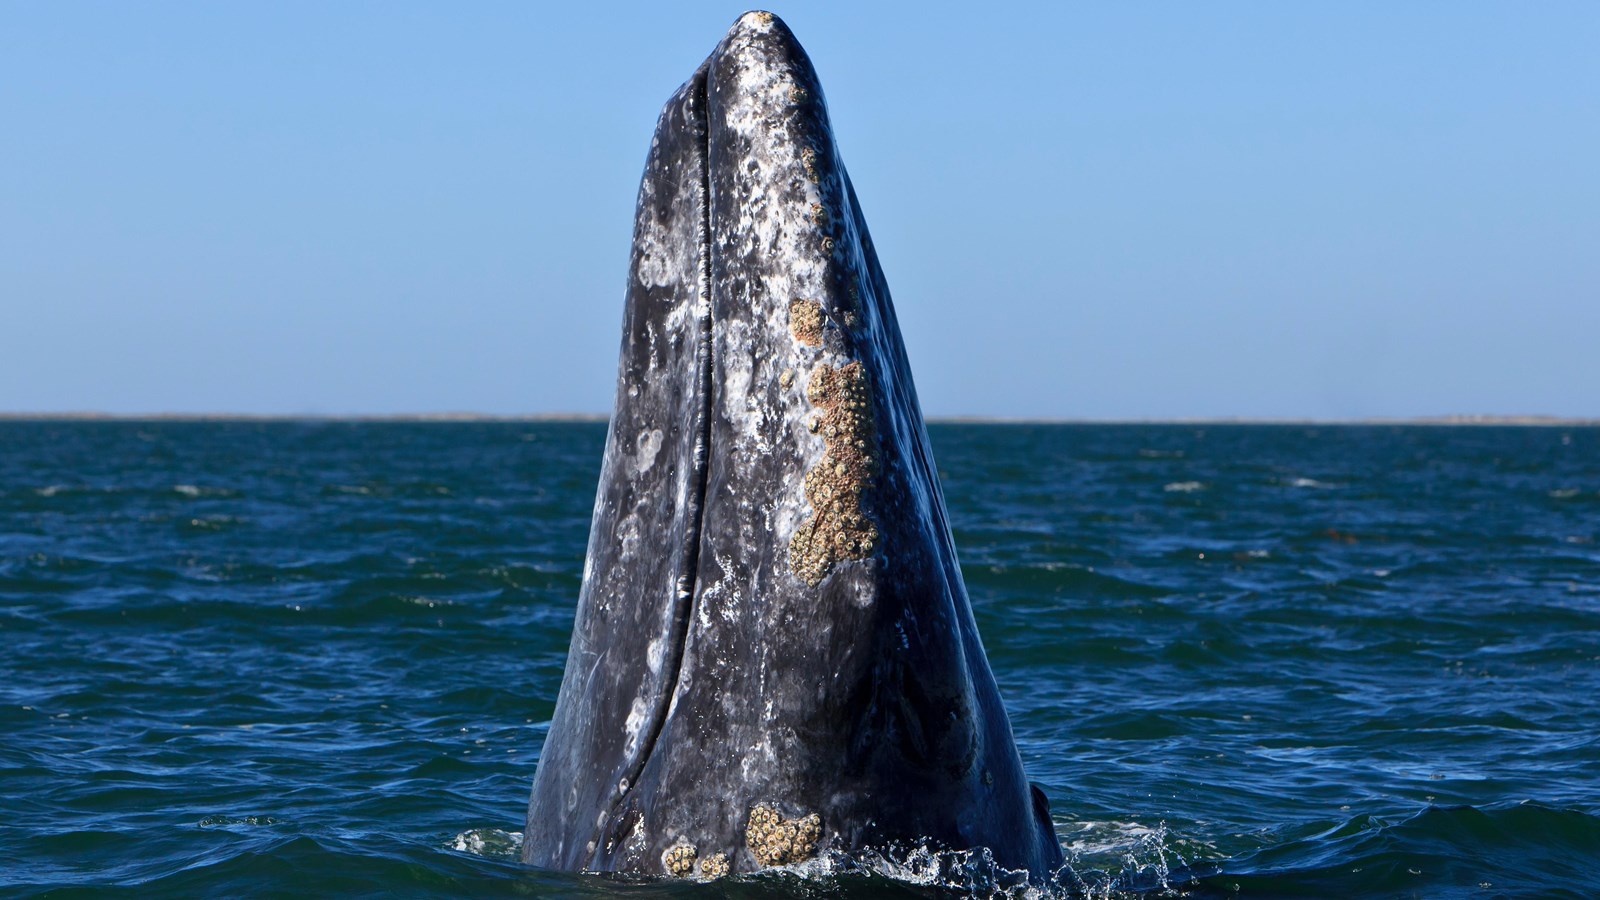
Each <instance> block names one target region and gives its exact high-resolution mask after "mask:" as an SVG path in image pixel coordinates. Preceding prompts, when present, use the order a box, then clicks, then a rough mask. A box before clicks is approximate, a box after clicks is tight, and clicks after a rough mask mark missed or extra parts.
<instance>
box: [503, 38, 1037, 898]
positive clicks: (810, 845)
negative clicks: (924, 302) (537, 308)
mask: <svg viewBox="0 0 1600 900" xmlns="http://www.w3.org/2000/svg"><path fill="white" fill-rule="evenodd" d="M911 845H917V846H935V847H942V848H949V849H954V850H962V849H967V848H980V847H981V848H987V849H988V850H989V851H990V852H992V853H993V855H994V859H995V861H996V862H997V863H998V864H1000V865H1002V866H1005V867H1007V868H1012V869H1023V870H1027V871H1029V872H1031V873H1034V874H1036V875H1040V874H1045V873H1048V872H1049V871H1050V870H1052V869H1054V868H1055V867H1057V866H1059V865H1060V864H1061V851H1060V847H1059V844H1058V843H1057V841H1056V838H1055V834H1054V831H1053V828H1052V826H1051V822H1050V818H1049V814H1048V809H1047V807H1046V805H1045V804H1044V800H1043V796H1042V794H1040V793H1039V792H1038V791H1037V789H1033V788H1031V787H1030V785H1029V784H1028V782H1027V780H1026V778H1025V777H1024V774H1023V769H1022V763H1021V760H1020V758H1019V756H1018V753H1017V750H1016V746H1015V743H1014V741H1013V739H1012V734H1011V727H1010V723H1009V720H1008V719H1007V715H1006V711H1005V708H1004V706H1003V705H1002V703H1001V700H1000V696H999V693H998V690H997V688H996V686H995V682H994V678H993V676H992V674H991V673H990V670H989V665H988V662H987V659H986V658H985V656H984V652H983V645H982V643H981V641H980V639H979V636H978V631H977V627H976V624H975V622H974V620H973V616H972V611H971V608H970V605H969V602H968V599H967V594H966V589H965V587H964V585H963V583H962V579H961V572H960V569H959V567H958V565H957V562H956V553H955V548H954V546H953V543H952V541H951V537H950V529H949V526H948V524H947V521H946V513H945V507H944V500H943V497H942V495H941V492H940V487H939V480H938V477H937V474H936V469H935V467H934V462H933V456H932V453H931V451H930V448H929V443H928V438H927V434H926V430H925V428H924V425H923V419H922V414H921V411H920V408H919V406H918V402H917V396H916V390H915V388H914V386H913V384H912V378H911V370H910V367H909V365H908V363H907V358H906V353H905V348H904V346H903V344H902V341H901V337H900V329H899V326H898V325H897V323H896V320H895V314H894V308H893V305H892V304H891V302H890V298H889V289H888V286H887V284H886V283H885V281H884V278H883V274H882V272H881V271H880V270H879V267H878V261H877V258H876V255H875V253H874V251H873V246H872V240H871V238H870V236H869V235H868V233H867V227H866V222H865V220H864V219H863V218H862V214H861V210H860V205H859V203H858V202H857V200H856V196H855V192H854V190H853V188H852V187H851V184H850V179H849V177H848V176H847V175H846V174H845V169H844V166H843V164H842V163H841V160H840V155H839V148H838V146H837V144H836V142H835V140H834V137H833V133H832V130H831V128H830V126H829V123H828V115H827V109H826V106H825V104H824V101H823V94H822V88H821V85H820V84H819V82H818V80H817V76H816V73H815V71H814V70H813V68H812V66H811V63H810V61H809V60H808V59H807V57H806V54H805V51H804V50H802V49H801V47H800V45H799V43H798V42H797V41H796V40H795V38H794V36H793V35H792V34H791V33H790V31H789V29H788V28H787V27H786V26H785V25H784V24H783V22H781V21H780V20H779V19H778V18H777V17H775V16H773V15H771V14H770V13H763V12H753V13H747V14H745V15H744V16H743V17H741V18H740V19H739V20H738V21H737V22H736V23H735V24H734V26H733V27H732V29H731V30H730V31H729V32H728V34H727V36H726V37H724V38H723V40H722V41H721V43H720V44H719V45H718V46H717V48H716V50H715V51H714V52H713V53H712V54H711V56H710V58H708V59H707V60H706V61H705V63H704V64H702V65H701V66H700V68H699V69H698V70H697V71H696V72H695V73H694V75H693V77H692V78H690V79H689V81H688V82H687V83H685V84H684V85H683V86H682V87H681V88H680V89H679V90H678V91H677V93H675V94H674V95H673V96H672V98H671V99H670V100H669V101H668V102H667V104H666V106H665V108H664V109H663V111H662V113H661V117H660V120H659V122H658V124H657V127H656V131H655V135H654V137H653V138H652V140H651V145H650V152H649V156H648V158H647V161H646V164H645V173H644V177H643V180H642V183H641V185H640V188H639V198H638V211H637V216H636V220H635V223H634V240H633V255H632V261H631V267H630V272H629V280H628V289H627V303H626V308H625V311H624V314H623V332H622V351H621V361H620V365H619V372H618V379H617V394H616V403H615V407H614V411H613V414H612V419H611V427H610V432H609V435H608V437H607V440H606V449H605V461H604V467H603V471H602V475H601V479H600V486H599V491H598V495H597V497H596V500H595V511H594V519H593V525H592V529H591V531H590V536H589V550H588V557H587V560H586V561H585V565H584V580H583V587H582V590H581V592H580V595H579V599H578V607H577V614H576V621H575V624H574V629H573V636H572V644H571V648H570V651H569V656H568V660H567V666H566V671H565V675H564V677H563V680H562V684H561V692H560V696H559V699H558V701H557V706H556V712H555V716H554V718H553V720H552V722H551V724H550V730H549V735H548V738H547V740H546V742H545V745H544V748H543V751H542V753H541V755H540V759H539V765H538V771H537V773H536V775H535V779H534V787H533V795H532V798H531V800H530V803H529V807H528V820H527V830H526V836H525V840H524V845H523V846H524V859H525V860H526V861H527V862H530V863H533V864H536V865H540V866H545V867H549V868H557V869H566V870H596V871H632V872H645V873H664V874H670V875H695V876H707V875H719V874H724V873H727V872H730V871H731V872H747V871H753V870H757V869H761V868H765V867H769V866H776V865H790V864H796V863H801V862H804V861H805V860H807V859H810V858H812V857H814V856H817V855H819V854H830V853H838V854H846V855H848V854H854V853H858V852H860V851H865V850H875V849H887V848H893V847H906V846H911Z"/></svg>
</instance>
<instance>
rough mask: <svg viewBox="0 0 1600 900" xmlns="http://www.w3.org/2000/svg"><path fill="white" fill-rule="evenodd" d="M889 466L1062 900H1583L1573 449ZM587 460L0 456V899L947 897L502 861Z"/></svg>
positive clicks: (523, 438)
mask: <svg viewBox="0 0 1600 900" xmlns="http://www.w3.org/2000/svg"><path fill="white" fill-rule="evenodd" d="M931 432H932V436H933V441H934V446H935V452H936V454H937V458H938V460H939V463H940V467H941V469H940V471H941V475H942V477H943V479H944V484H945V488H946V496H947V500H948V502H949V505H950V513H951V520H952V522H953V526H954V528H955V531H956V534H955V537H956V543H957V546H958V548H959V550H960V554H961V560H962V563H963V570H964V572H965V574H966V578H967V585H968V589H969V591H970V593H971V596H972V600H973V604H974V607H975V612H976V615H977V618H978V622H979V626H980V628H981V630H982V633H983V636H984V640H985V644H986V645H987V647H988V652H989V657H990V661H991V663H992V665H993V668H994V670H995V672H996V675H997V677H998V678H999V681H1000V686H1001V690H1002V692H1003V694H1004V695H1005V698H1006V701H1007V703H1008V705H1009V708H1010V710H1011V713H1012V719H1013V725H1014V728H1015V731H1016V736H1017V740H1018V743H1019V747H1020V749H1021V751H1022V754H1023V757H1024V760H1025V762H1026V764H1027V767H1028V770H1029V773H1030V775H1031V776H1032V778H1033V779H1034V780H1036V781H1038V782H1040V783H1041V784H1042V785H1043V786H1044V788H1045V790H1046V791H1047V793H1049V795H1050V796H1051V798H1052V801H1053V806H1054V812H1055V816H1056V825H1057V830H1058V832H1059V834H1060V837H1061V840H1062V842H1063V844H1064V845H1065V847H1066V848H1067V851H1068V857H1069V859H1070V861H1071V868H1070V871H1069V872H1066V873H1064V874H1063V893H1066V894H1069V895H1070V894H1078V895H1085V896H1133V895H1144V896H1172V895H1177V896H1199V897H1235V896H1238V897H1366V896H1370V897H1560V896H1570V897H1592V896H1600V546H1597V545H1596V543H1595V541H1596V540H1597V538H1600V429H1594V428H1565V427H1548V428H1510V427H1508V428H1493V427H1364V426H1363V427H1357V426H1337V427H1301V426H1209V425H1208V426H1188V425H1183V426H1180V425H1165V426H1098V425H1096V426H1090V425H1066V426H996V425H936V426H934V427H933V428H932V429H931ZM604 435H605V428H604V426H603V425H596V424H571V423H418V424H400V423H340V422H305V423H293V422H277V423H268V422H208V423H183V422H5V423H0V895H5V896H36V895H37V896H63V897H99V896H135V897H159V896H198V897H209V896H279V895H284V896H288V895H307V894H309V895H316V896H321V895H343V896H458V895H470V896H529V895H532V896H588V897H617V896H629V897H632V896H643V897H655V896H738V897H744V896H775V897H795V896H802V897H835V896H862V897H867V896H884V895H888V896H906V897H916V896H937V895H943V894H945V893H947V892H948V891H947V890H946V889H941V888H939V887H937V886H933V885H929V884H922V885H918V884H915V883H911V882H913V881H915V880H917V879H921V880H922V881H923V882H929V881H932V880H934V879H932V877H931V873H930V871H927V870H907V871H902V872H901V873H900V875H901V876H902V877H903V878H907V879H910V881H894V880H891V879H890V878H888V877H886V876H884V875H882V874H876V875H874V874H855V875H844V876H826V875H814V876H812V877H810V878H800V877H797V876H794V875H790V874H775V875H774V874H769V875H763V876H759V877H756V878H753V879H732V880H726V881H723V882H718V883H716V884H714V885H710V886H696V885H684V884H659V883H650V882H638V881H634V880H625V879H616V878H602V877H597V876H574V875H562V874H555V873H545V872H537V871H531V870H528V869H525V868H523V867H521V866H520V865H518V864H517V863H516V861H515V855H516V850H515V848H516V842H517V839H518V836H517V832H518V831H520V829H521V825H522V823H521V818H522V814H523V808H524V804H525V803H526V799H527V793H528V789H529V786H530V784H531V779H532V776H533V769H534V765H535V762H536V760H537V758H538V753H539V746H540V742H541V740H542V738H543V734H544V732H543V728H544V725H545V723H546V722H547V721H548V719H549V717H550V714H551V711H552V708H553V704H554V701H555V693H556V689H557V687H558V685H559V683H560V676H561V667H562V665H563V663H564V660H565V652H566V643H567V639H568V631H569V629H570V626H571V616H572V606H573V602H574V599H575V597H576V595H577V591H578V586H579V581H580V578H581V572H582V558H583V552H584V542H585V540H586V537H587V530H588V520H589V513H590V505H591V503H592V502H593V497H594V487H595V481H596V478H597V475H598V465H599V458H600V449H601V446H602V443H603V441H604ZM943 874H944V875H947V876H948V875H950V874H951V873H949V872H944V873H943ZM979 888H980V889H979V890H978V891H977V892H978V893H980V894H982V893H985V891H984V890H983V889H982V885H981V884H980V885H979Z"/></svg>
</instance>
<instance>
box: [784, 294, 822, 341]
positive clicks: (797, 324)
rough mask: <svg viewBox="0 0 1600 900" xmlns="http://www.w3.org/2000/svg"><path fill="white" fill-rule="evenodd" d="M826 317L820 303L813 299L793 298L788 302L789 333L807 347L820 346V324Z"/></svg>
mask: <svg viewBox="0 0 1600 900" xmlns="http://www.w3.org/2000/svg"><path fill="white" fill-rule="evenodd" d="M826 322H827V318H826V317H825V316H824V315H823V314H822V304H821V303H818V302H817V301H815V300H794V301H792V302H790V304H789V333H790V334H792V335H794V339H795V340H797V341H799V342H800V343H802V344H804V345H806V346H807V347H821V346H822V326H823V325H824V324H825V323H826Z"/></svg>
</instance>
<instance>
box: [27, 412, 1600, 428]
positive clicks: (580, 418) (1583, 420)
mask: <svg viewBox="0 0 1600 900" xmlns="http://www.w3.org/2000/svg"><path fill="white" fill-rule="evenodd" d="M924 418H925V421H926V422H928V423H929V424H933V425H1302V426H1313V425H1314V426H1324V425H1326V426H1338V425H1430V426H1447V425H1488V426H1534V427H1560V426H1566V427H1595V426H1600V418H1591V417H1582V416H1552V415H1491V414H1446V415H1434V416H1356V417H1350V418H1316V417H1302V416H1174V417H1165V418H1163V417H1143V418H1141V417H1125V418H1123V417H1107V418H1096V417H1087V416H1085V417H1070V416H983V415H948V416H926V417H924ZM610 419H611V415H610V413H584V412H557V413H508V414H497V413H478V412H412V413H241V412H198V413H194V412H152V413H111V412H96V411H80V412H0V422H352V423H384V422H394V423H451V422H507V423H512V422H551V423H557V422H568V423H599V422H608V421H610Z"/></svg>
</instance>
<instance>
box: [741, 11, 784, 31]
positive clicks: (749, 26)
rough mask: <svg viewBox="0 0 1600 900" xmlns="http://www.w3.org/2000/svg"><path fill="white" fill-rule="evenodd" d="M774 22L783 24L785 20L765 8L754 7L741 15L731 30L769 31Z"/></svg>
mask: <svg viewBox="0 0 1600 900" xmlns="http://www.w3.org/2000/svg"><path fill="white" fill-rule="evenodd" d="M774 24H778V25H782V24H783V20H782V19H780V18H778V17H777V16H776V15H773V14H772V13H770V12H767V11H766V10H764V9H752V10H750V11H749V12H747V13H745V14H744V15H742V16H740V17H739V18H738V20H737V21H735V22H734V23H733V27H732V28H731V29H729V30H730V31H746V30H755V31H768V30H770V29H771V28H772V26H773V25H774Z"/></svg>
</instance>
